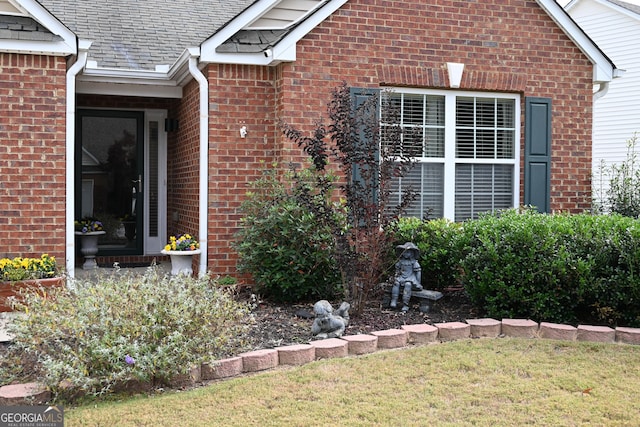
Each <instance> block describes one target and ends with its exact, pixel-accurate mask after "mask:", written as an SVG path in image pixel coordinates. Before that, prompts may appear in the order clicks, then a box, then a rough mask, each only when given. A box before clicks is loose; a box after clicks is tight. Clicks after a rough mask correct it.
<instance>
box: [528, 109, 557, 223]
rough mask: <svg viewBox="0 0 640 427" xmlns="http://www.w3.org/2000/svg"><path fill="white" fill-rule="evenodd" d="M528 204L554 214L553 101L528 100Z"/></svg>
mask: <svg viewBox="0 0 640 427" xmlns="http://www.w3.org/2000/svg"><path fill="white" fill-rule="evenodd" d="M524 133H525V136H524V151H525V154H524V204H525V205H532V206H535V207H536V208H537V209H538V212H546V213H549V212H551V207H550V205H551V99H550V98H531V97H529V98H525V121H524Z"/></svg>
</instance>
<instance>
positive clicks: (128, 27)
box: [38, 0, 255, 70]
mask: <svg viewBox="0 0 640 427" xmlns="http://www.w3.org/2000/svg"><path fill="white" fill-rule="evenodd" d="M254 1H255V0H229V1H224V0H208V1H197V0H181V1H179V2H177V1H174V0H102V1H89V0H38V2H39V3H40V4H41V5H42V6H43V7H45V8H46V9H47V10H48V11H49V12H50V13H51V14H52V15H54V16H55V17H56V18H58V19H59V20H60V21H61V22H62V23H63V24H64V25H66V26H67V27H68V28H69V29H70V30H71V31H73V32H74V33H75V34H76V35H77V36H78V37H79V38H81V39H85V40H91V41H93V44H92V45H91V49H90V51H89V58H88V59H89V60H90V61H96V62H97V63H98V66H99V67H101V68H125V69H132V70H154V69H155V67H156V65H171V64H173V63H174V62H175V61H176V60H177V59H178V57H179V56H180V54H181V53H182V52H183V51H184V49H186V48H188V47H194V46H199V45H200V43H202V42H203V41H204V40H205V39H206V38H207V37H209V36H211V35H212V34H214V33H215V32H216V31H217V30H218V29H220V28H221V27H222V26H224V25H225V24H226V23H227V22H228V21H229V20H231V19H232V18H234V17H235V16H236V15H238V14H239V13H240V12H242V11H243V10H244V9H245V8H247V7H248V6H250V5H251V4H252V3H253V2H254Z"/></svg>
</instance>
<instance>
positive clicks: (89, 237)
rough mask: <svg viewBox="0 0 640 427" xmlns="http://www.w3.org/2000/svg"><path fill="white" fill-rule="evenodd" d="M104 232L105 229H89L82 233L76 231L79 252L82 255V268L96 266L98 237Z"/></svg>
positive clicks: (87, 268)
mask: <svg viewBox="0 0 640 427" xmlns="http://www.w3.org/2000/svg"><path fill="white" fill-rule="evenodd" d="M103 234H106V232H105V231H90V232H88V233H82V232H80V231H76V236H80V253H81V254H82V255H83V256H84V264H82V269H83V270H92V269H94V268H97V267H98V264H97V263H96V254H97V253H98V238H99V237H100V236H102V235H103Z"/></svg>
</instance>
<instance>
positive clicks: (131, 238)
mask: <svg viewBox="0 0 640 427" xmlns="http://www.w3.org/2000/svg"><path fill="white" fill-rule="evenodd" d="M120 222H121V223H122V226H123V227H124V236H125V237H126V238H127V247H130V246H134V247H135V238H136V227H137V222H136V216H135V215H133V214H130V213H127V214H124V215H122V216H121V217H120Z"/></svg>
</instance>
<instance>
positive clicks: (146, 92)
mask: <svg viewBox="0 0 640 427" xmlns="http://www.w3.org/2000/svg"><path fill="white" fill-rule="evenodd" d="M76 93H82V94H92V95H115V96H141V97H150V98H175V99H180V98H182V88H181V87H179V86H175V85H174V86H164V85H158V84H157V82H156V84H154V85H150V84H135V83H121V82H117V83H115V82H114V83H107V82H94V81H87V80H83V79H82V77H81V76H79V77H78V81H77V83H76Z"/></svg>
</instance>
